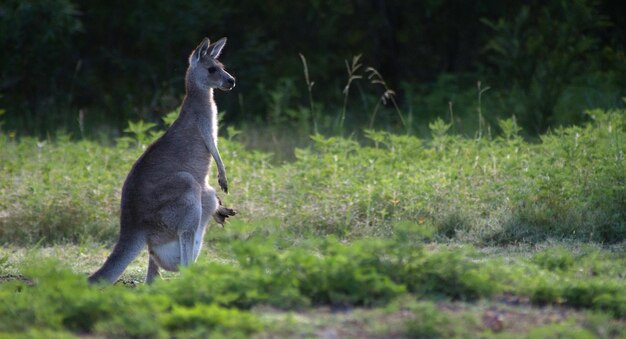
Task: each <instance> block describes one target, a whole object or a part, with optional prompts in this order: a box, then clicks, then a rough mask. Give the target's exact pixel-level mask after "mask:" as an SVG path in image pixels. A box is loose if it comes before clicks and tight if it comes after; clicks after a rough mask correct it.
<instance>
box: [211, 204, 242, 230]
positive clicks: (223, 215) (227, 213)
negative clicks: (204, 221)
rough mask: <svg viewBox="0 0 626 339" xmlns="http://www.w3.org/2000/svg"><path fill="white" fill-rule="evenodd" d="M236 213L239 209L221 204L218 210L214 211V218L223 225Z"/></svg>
mask: <svg viewBox="0 0 626 339" xmlns="http://www.w3.org/2000/svg"><path fill="white" fill-rule="evenodd" d="M235 214H237V211H235V210H234V209H232V208H228V207H224V206H221V205H220V207H218V208H217V211H215V213H213V219H215V221H216V222H217V223H218V224H220V225H222V227H223V226H224V223H225V222H226V221H228V220H227V219H228V217H232V216H233V215H235Z"/></svg>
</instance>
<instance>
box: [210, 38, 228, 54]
mask: <svg viewBox="0 0 626 339" xmlns="http://www.w3.org/2000/svg"><path fill="white" fill-rule="evenodd" d="M225 45H226V38H221V39H219V40H217V41H216V42H215V43H214V44H212V45H211V46H209V55H210V56H211V58H213V59H217V57H219V56H220V53H222V48H224V46H225Z"/></svg>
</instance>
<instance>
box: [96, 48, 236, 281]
mask: <svg viewBox="0 0 626 339" xmlns="http://www.w3.org/2000/svg"><path fill="white" fill-rule="evenodd" d="M225 42H226V40H225V38H224V39H221V40H219V41H218V42H216V43H215V44H209V40H208V39H206V38H205V40H203V41H202V43H201V44H200V45H199V46H198V48H196V50H194V52H193V53H192V54H191V56H190V58H189V68H188V69H187V73H186V77H185V87H186V88H185V89H186V96H185V99H184V101H183V105H182V108H181V112H180V114H179V116H178V118H177V119H176V121H175V122H174V123H173V124H172V126H170V128H169V129H168V130H167V131H166V133H165V134H164V135H163V136H162V137H161V138H159V139H158V140H157V141H155V142H154V143H153V144H152V145H150V146H149V147H148V148H147V149H146V151H145V152H144V153H143V154H142V155H141V156H140V157H139V159H137V161H136V162H135V164H134V165H133V167H132V169H131V170H130V172H129V174H128V176H127V177H126V180H125V182H124V185H123V188H122V199H121V214H120V236H119V239H118V242H117V244H116V245H115V247H114V248H113V251H112V253H111V255H110V256H109V257H108V258H107V260H106V261H105V263H104V265H103V266H102V267H101V268H100V269H99V270H98V271H96V272H95V273H94V274H92V275H91V276H90V278H89V281H90V282H95V281H98V280H101V279H106V280H108V281H110V282H113V281H115V280H117V278H118V277H119V276H120V275H121V273H122V272H123V271H124V269H125V268H126V267H127V266H128V264H129V263H130V262H131V261H132V260H133V259H134V258H135V257H136V256H137V255H138V254H139V252H140V251H141V250H142V248H143V247H144V246H145V245H146V244H147V245H148V247H149V250H150V261H149V263H148V274H147V276H146V280H147V281H148V282H150V281H152V279H153V278H154V277H155V276H156V275H158V268H159V267H161V268H164V269H166V270H177V269H178V266H179V265H187V264H189V263H190V262H192V261H194V260H195V259H196V258H197V256H198V254H199V251H200V248H201V244H202V238H203V236H204V230H205V226H206V223H207V221H208V219H209V217H210V216H212V215H214V217H215V218H216V220H218V221H219V220H221V221H222V222H223V221H224V219H225V218H226V217H228V216H230V215H234V211H232V210H230V209H227V208H225V207H222V206H220V203H219V200H218V199H217V197H216V195H215V190H214V189H213V188H212V187H210V186H209V185H208V183H207V175H208V173H209V165H210V160H211V157H213V158H214V159H215V161H216V164H217V167H218V181H219V184H220V187H221V188H222V189H223V190H224V191H226V190H227V181H226V171H225V169H224V165H223V162H222V160H221V157H220V155H219V152H218V150H217V143H216V141H217V121H216V119H217V108H216V105H215V102H214V100H213V89H214V88H219V89H222V90H230V89H232V88H233V87H234V85H235V80H234V78H233V77H232V76H231V75H230V74H228V73H227V72H226V71H225V70H224V67H223V65H222V64H221V63H219V61H217V57H218V56H219V54H220V52H221V49H222V48H223V47H224V44H225ZM216 214H220V215H219V216H220V217H221V218H218V217H217V216H215V215H216Z"/></svg>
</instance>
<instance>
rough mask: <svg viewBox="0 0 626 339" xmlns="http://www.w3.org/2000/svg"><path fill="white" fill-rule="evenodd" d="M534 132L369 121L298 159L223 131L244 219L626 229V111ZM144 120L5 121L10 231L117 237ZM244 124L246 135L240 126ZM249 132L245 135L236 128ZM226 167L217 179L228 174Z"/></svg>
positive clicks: (390, 226)
mask: <svg viewBox="0 0 626 339" xmlns="http://www.w3.org/2000/svg"><path fill="white" fill-rule="evenodd" d="M590 115H591V116H592V117H593V118H594V121H593V123H590V124H587V125H585V126H582V127H570V128H563V129H558V130H555V131H553V132H552V133H550V134H548V135H545V136H543V137H542V138H541V140H540V142H538V143H528V142H525V141H524V140H522V139H521V138H520V137H519V136H518V135H517V134H516V133H517V131H518V128H517V126H516V124H515V122H514V120H506V121H501V122H500V127H501V129H502V130H503V133H502V135H501V136H497V137H493V138H491V139H489V138H486V137H482V138H480V139H471V138H465V137H460V136H457V135H451V134H448V133H447V132H446V131H447V129H448V127H449V125H446V124H445V123H444V122H443V121H441V120H438V121H436V122H434V123H432V124H431V125H430V127H431V131H432V135H433V137H432V139H430V140H422V139H419V138H415V137H412V136H407V135H394V134H389V133H387V132H380V131H366V135H367V137H368V138H369V139H368V140H369V142H365V143H364V144H359V143H357V142H356V141H354V140H352V139H344V138H337V137H323V136H321V135H316V136H313V140H312V145H311V146H310V147H307V148H300V149H296V150H295V156H296V160H295V161H293V162H289V163H280V164H276V163H273V162H272V161H271V155H269V154H266V153H261V152H258V151H250V150H246V149H245V148H244V147H243V146H242V145H241V144H240V143H238V142H236V141H234V140H221V142H220V145H221V146H220V148H221V152H222V153H223V158H224V160H225V162H226V169H227V171H228V175H229V179H230V186H232V187H233V190H232V193H231V194H230V195H228V196H226V195H223V198H224V200H225V203H227V204H228V205H232V206H234V207H235V208H236V209H238V210H239V211H240V212H241V213H240V215H239V216H238V219H239V220H243V221H255V220H266V219H267V220H270V219H271V220H273V221H272V222H274V223H276V224H277V225H278V226H277V227H278V228H280V229H281V232H286V233H288V234H289V235H290V236H292V237H294V238H298V237H307V236H310V235H314V236H318V235H328V234H333V235H336V236H338V237H340V238H346V239H354V238H360V237H363V236H389V235H391V234H393V233H394V232H395V231H394V228H396V227H397V226H398V225H409V227H410V225H415V227H417V228H423V229H428V230H432V238H433V239H435V240H438V241H439V240H452V241H462V242H466V243H471V244H475V245H479V246H482V245H503V244H514V243H535V242H541V241H545V240H546V239H574V240H581V241H595V242H600V243H620V242H622V241H624V239H626V170H625V168H626V164H625V161H626V160H625V158H624V149H625V148H626V136H625V133H624V126H625V121H626V118H625V114H624V111H612V112H603V111H598V110H597V111H593V112H591V114H590ZM149 127H150V126H146V125H141V124H133V125H131V128H130V129H129V130H130V131H132V132H133V136H134V137H133V138H130V137H124V138H122V139H119V140H118V143H117V146H116V147H106V146H101V145H99V144H98V143H95V142H92V141H88V140H82V141H79V142H70V141H69V140H68V137H67V136H66V135H57V136H56V138H54V139H53V140H44V141H38V140H34V139H32V138H27V137H26V138H22V139H20V140H19V141H15V140H12V139H11V138H10V136H8V135H6V134H0V149H1V151H0V166H1V167H0V171H1V172H2V174H3V175H2V177H1V178H0V194H1V195H2V197H3V199H2V200H1V201H0V242H3V243H13V244H16V243H17V244H26V245H27V244H33V243H42V244H55V243H64V242H71V243H82V242H92V241H97V242H111V241H113V240H114V239H115V234H116V232H117V227H118V226H117V224H118V220H117V219H118V215H119V194H120V188H121V184H122V182H123V180H124V177H125V175H126V174H127V173H128V171H129V170H130V167H131V166H132V163H133V161H134V160H135V159H136V158H137V157H138V156H139V155H140V154H141V152H142V149H143V148H144V147H145V144H146V143H148V142H149V141H150V140H153V139H154V138H155V135H158V133H154V132H147V128H149ZM230 132H231V133H229V134H230V135H235V134H236V133H234V132H233V131H232V130H231V131H230ZM235 139H236V136H235ZM214 181H215V178H214V177H212V178H211V182H212V183H214Z"/></svg>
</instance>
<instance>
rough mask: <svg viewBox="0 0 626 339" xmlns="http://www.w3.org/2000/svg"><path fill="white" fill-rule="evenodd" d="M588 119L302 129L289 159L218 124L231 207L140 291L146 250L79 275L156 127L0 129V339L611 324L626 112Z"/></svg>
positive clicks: (621, 249) (103, 249) (620, 257)
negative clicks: (473, 132)
mask: <svg viewBox="0 0 626 339" xmlns="http://www.w3.org/2000/svg"><path fill="white" fill-rule="evenodd" d="M590 116H591V119H590V120H591V121H592V122H591V123H589V124H587V125H585V126H580V127H570V128H561V129H557V130H554V131H552V132H550V133H549V134H547V135H544V136H542V137H541V139H540V140H539V141H537V142H533V143H529V142H526V141H524V140H523V139H522V138H520V137H519V136H518V132H519V128H518V127H517V125H516V123H515V120H513V119H509V120H504V121H500V123H499V126H497V127H494V132H493V133H489V134H483V135H477V136H476V137H474V138H466V137H461V136H458V135H454V134H451V133H449V132H448V130H449V128H450V126H449V125H447V124H446V123H445V122H444V121H441V120H438V121H435V122H433V123H432V124H430V126H429V127H430V130H431V134H432V138H430V139H428V140H424V139H418V138H415V137H412V136H406V135H396V134H389V133H386V132H381V131H373V130H369V131H365V135H366V136H367V139H366V140H360V141H358V142H357V141H356V140H354V139H351V138H339V137H324V136H321V135H315V136H313V137H312V142H311V145H310V146H308V147H306V148H301V149H295V150H294V152H295V160H294V161H290V162H284V163H278V162H276V161H274V160H273V158H272V155H270V154H267V153H262V152H259V151H255V150H249V149H246V148H245V147H244V146H243V145H242V144H241V143H240V142H239V141H238V140H237V139H238V137H237V133H236V131H234V130H232V129H231V130H229V133H228V135H230V136H231V139H223V140H220V151H221V153H222V157H223V158H224V160H225V162H226V169H227V172H228V176H229V179H230V182H229V188H230V189H231V191H232V192H231V193H230V194H229V195H223V194H222V196H221V197H222V200H223V201H224V203H225V204H226V205H228V206H232V207H234V208H236V209H237V210H238V211H239V214H238V215H237V216H236V217H235V218H234V220H233V221H232V222H231V223H230V224H228V225H226V227H225V228H220V227H212V228H211V229H210V230H209V232H208V234H207V237H206V239H205V242H206V244H205V251H204V252H203V254H202V255H201V257H200V259H199V261H198V263H197V264H195V265H193V266H192V267H190V268H188V269H184V270H183V271H182V272H181V273H176V274H172V273H170V274H165V275H164V279H163V280H160V281H158V282H156V283H155V284H154V285H152V286H146V285H144V284H143V283H142V282H141V281H142V279H143V276H144V275H145V266H146V263H147V253H145V251H144V253H142V255H141V256H140V258H138V259H137V260H136V261H135V262H133V264H131V266H130V267H129V268H128V269H127V271H126V272H125V274H124V275H123V277H122V279H121V282H120V283H118V284H116V285H114V286H107V287H103V286H98V287H89V286H88V285H87V283H86V275H87V274H88V273H89V272H92V271H93V270H95V269H96V268H97V267H98V266H99V265H100V264H101V263H102V262H103V260H104V259H105V258H106V256H107V255H108V253H109V250H110V248H111V245H112V243H113V242H114V241H115V240H116V235H117V228H118V216H119V194H120V189H121V184H122V182H123V180H124V177H125V175H126V173H127V172H128V170H129V169H130V166H131V165H132V163H133V161H134V160H135V159H136V158H137V157H138V156H139V155H140V154H141V152H142V150H143V149H144V148H145V147H146V145H147V144H149V143H150V141H151V140H154V139H155V138H156V137H157V136H158V135H159V134H160V133H161V132H159V131H153V130H152V129H150V127H151V126H150V125H147V124H143V123H134V124H131V125H130V126H129V129H128V132H129V133H128V135H127V136H125V137H122V138H119V139H118V140H116V143H115V145H114V146H103V145H101V144H99V143H96V142H93V141H89V140H80V141H72V140H70V137H69V136H67V135H64V134H62V133H59V134H58V135H56V136H54V137H53V138H50V139H49V140H35V139H31V138H20V139H19V140H16V139H15V137H14V136H12V135H9V134H7V133H0V174H1V176H0V196H1V197H2V199H1V200H0V242H2V243H3V247H2V249H1V250H0V300H2V303H1V304H0V337H4V336H6V337H16V336H20V335H21V336H23V337H72V336H96V337H169V336H177V337H194V336H195V337H206V336H207V335H211V336H212V337H220V336H224V337H248V336H256V337H260V338H265V337H293V336H296V337H308V336H313V337H315V336H317V337H330V338H332V337H381V338H382V337H385V338H387V337H424V338H437V337H477V336H478V337H506V338H509V337H522V338H525V337H531V338H544V337H559V336H560V337H580V338H587V337H600V338H613V337H615V338H620V337H624V336H626V282H625V279H626V260H625V259H624V258H626V246H625V244H626V160H625V158H624V149H625V148H626V133H625V129H626V112H624V111H610V112H605V111H600V110H595V111H592V112H590ZM215 181H216V180H215V178H211V183H214V184H215Z"/></svg>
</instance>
